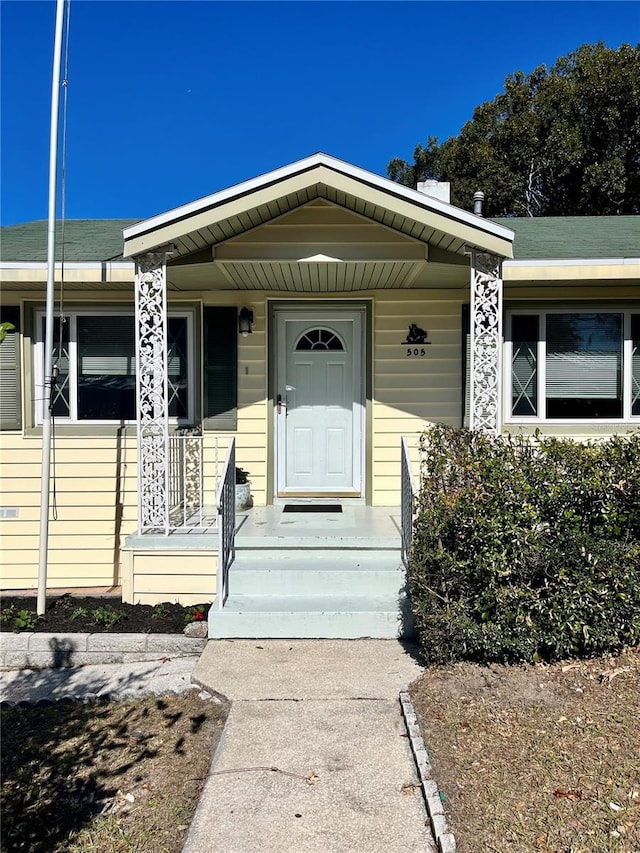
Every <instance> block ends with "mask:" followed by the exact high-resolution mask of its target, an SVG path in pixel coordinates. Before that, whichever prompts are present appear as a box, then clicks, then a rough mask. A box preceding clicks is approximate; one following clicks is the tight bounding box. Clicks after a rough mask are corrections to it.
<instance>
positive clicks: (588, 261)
mask: <svg viewBox="0 0 640 853" xmlns="http://www.w3.org/2000/svg"><path fill="white" fill-rule="evenodd" d="M635 264H640V258H560V259H557V260H554V259H553V258H543V259H538V260H531V261H527V260H522V261H515V260H513V261H509V260H505V261H503V262H502V266H503V269H508V268H509V267H516V268H517V267H577V266H585V267H600V266H634V265H635Z"/></svg>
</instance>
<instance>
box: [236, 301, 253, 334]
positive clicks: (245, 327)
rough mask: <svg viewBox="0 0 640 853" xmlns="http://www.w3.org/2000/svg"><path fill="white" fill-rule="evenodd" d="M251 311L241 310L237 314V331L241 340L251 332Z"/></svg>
mask: <svg viewBox="0 0 640 853" xmlns="http://www.w3.org/2000/svg"><path fill="white" fill-rule="evenodd" d="M252 327H253V311H252V310H251V308H241V309H240V313H239V314H238V331H239V332H240V334H241V335H242V337H243V338H246V337H247V335H250V334H251V332H252V331H253V328H252Z"/></svg>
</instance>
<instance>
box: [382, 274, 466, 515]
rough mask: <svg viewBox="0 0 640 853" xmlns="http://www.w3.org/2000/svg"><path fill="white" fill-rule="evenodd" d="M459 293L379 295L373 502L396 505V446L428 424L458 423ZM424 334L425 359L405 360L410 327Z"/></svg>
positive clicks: (461, 301) (397, 456) (397, 501)
mask: <svg viewBox="0 0 640 853" xmlns="http://www.w3.org/2000/svg"><path fill="white" fill-rule="evenodd" d="M463 301H464V295H463V294H462V293H460V292H457V291H454V292H452V291H450V290H448V291H427V290H424V291H404V292H401V293H395V294H392V293H389V294H386V293H385V294H376V298H375V303H374V319H373V401H372V426H373V444H372V461H371V473H372V490H371V491H372V502H373V504H374V505H377V506H395V505H397V504H398V503H399V500H400V441H401V439H402V436H403V435H406V436H408V437H409V438H410V440H411V443H412V444H415V442H416V440H417V436H418V435H419V434H420V433H421V432H422V430H423V429H424V428H425V426H426V425H427V424H428V423H444V424H450V425H452V426H459V425H460V423H461V418H462V405H461V403H462V390H461V316H462V303H463ZM410 323H416V324H417V325H418V326H420V327H421V328H422V329H425V330H426V332H427V341H430V343H428V344H426V345H425V350H426V355H425V356H424V357H420V356H418V357H414V356H411V357H407V349H408V348H410V349H412V350H413V349H414V348H418V349H421V345H415V346H412V345H407V344H402V341H404V340H405V339H406V336H407V332H408V330H409V324H410Z"/></svg>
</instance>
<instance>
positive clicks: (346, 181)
mask: <svg viewBox="0 0 640 853" xmlns="http://www.w3.org/2000/svg"><path fill="white" fill-rule="evenodd" d="M314 199H325V200H326V201H328V202H330V203H332V204H333V205H336V206H337V207H339V208H342V209H343V210H345V211H351V212H352V213H354V214H357V215H359V216H362V217H364V218H366V219H367V220H368V221H369V222H375V223H378V224H380V225H382V226H385V227H387V228H389V229H392V230H393V231H394V232H396V233H397V234H400V235H405V236H406V237H409V238H412V239H413V240H416V241H419V242H420V243H422V244H428V245H429V246H430V247H434V248H439V249H444V250H447V251H448V252H451V253H454V254H462V253H463V252H464V249H465V246H472V247H475V248H477V249H480V250H484V251H489V252H493V253H495V254H498V255H500V256H502V257H509V258H510V257H512V240H513V232H512V231H510V230H509V229H508V228H505V227H504V226H501V225H496V223H494V222H490V221H489V220H486V219H483V218H482V217H479V216H474V215H473V214H471V213H468V212H467V211H463V210H460V209H459V208H456V207H453V205H449V204H446V203H444V202H441V201H439V200H437V199H432V198H430V197H428V196H426V195H424V194H422V193H419V192H417V191H415V190H410V189H408V188H406V187H402V186H400V185H399V184H396V183H394V182H393V181H390V180H387V179H385V178H381V177H379V176H377V175H373V174H372V173H370V172H367V171H365V170H363V169H358V168H357V167H354V166H351V165H349V164H347V163H344V162H342V161H340V160H336V159H334V158H331V157H328V156H327V155H324V154H316V155H313V156H312V157H309V158H307V159H306V160H302V161H299V162H298V163H294V164H292V165H290V166H287V167H284V168H283V169H279V170H276V171H274V172H270V173H268V174H267V175H264V176H261V177H260V178H256V179H254V180H251V181H247V182H245V183H243V184H239V185H238V186H236V187H231V188H230V189H228V190H223V191H221V192H219V193H215V194H214V195H212V196H208V197H207V198H204V199H201V200H199V201H197V202H193V203H192V204H188V205H184V206H183V207H180V208H177V209H175V210H172V211H169V212H168V213H165V214H161V215H160V216H156V217H154V218H152V219H149V220H146V221H145V222H140V223H138V224H136V225H133V226H130V227H129V228H125V230H124V237H125V245H124V255H125V257H133V256H135V255H137V254H141V253H143V252H147V251H151V250H153V249H155V248H158V247H159V246H162V245H165V244H167V243H171V244H173V246H174V247H175V255H174V257H175V256H177V257H184V256H187V255H193V254H194V253H198V252H201V251H203V250H206V249H208V248H210V247H216V246H219V245H220V244H223V243H226V242H227V241H229V240H231V239H233V238H235V237H238V236H239V235H241V234H245V233H247V232H249V231H251V230H252V229H255V228H258V227H260V226H264V225H266V224H267V223H270V222H273V221H274V220H276V219H278V218H280V217H282V216H284V215H286V214H288V213H290V212H291V211H294V210H296V209H299V208H300V207H302V206H304V205H308V204H309V202H312V201H313V200H314ZM396 272H397V271H396ZM405 272H406V270H405ZM232 275H233V273H232ZM265 275H266V277H267V278H268V277H269V273H268V271H267V272H266V273H265ZM394 277H395V274H394V272H393V271H392V270H391V269H385V270H383V271H381V278H382V279H384V280H389V281H391V280H394ZM327 278H328V279H330V278H331V276H330V275H329V276H328V277H327ZM338 280H339V277H338V276H336V283H337V282H338Z"/></svg>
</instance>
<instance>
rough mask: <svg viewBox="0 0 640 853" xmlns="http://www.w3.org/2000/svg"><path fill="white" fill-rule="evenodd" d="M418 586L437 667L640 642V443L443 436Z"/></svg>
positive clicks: (427, 644) (427, 494) (419, 547)
mask: <svg viewBox="0 0 640 853" xmlns="http://www.w3.org/2000/svg"><path fill="white" fill-rule="evenodd" d="M421 448H422V464H421V488H420V497H419V500H418V507H417V518H416V524H415V531H414V540H413V544H412V548H411V553H410V559H409V570H408V580H409V588H410V592H411V597H412V602H413V609H414V613H415V617H416V626H417V629H418V634H419V638H420V642H421V645H422V648H423V651H424V654H425V655H426V657H427V659H429V660H431V661H433V662H439V663H444V662H448V661H453V660H462V659H467V660H476V661H485V662H489V661H502V662H517V661H536V660H555V659H559V658H562V657H567V656H590V655H595V654H600V653H603V652H606V651H610V650H615V649H620V648H622V647H624V646H631V645H635V644H637V643H638V642H640V433H635V434H632V435H629V436H620V437H614V438H611V439H610V440H606V441H602V442H599V443H587V444H580V443H576V442H572V441H569V440H560V439H556V438H542V437H540V436H536V437H535V439H527V438H525V437H518V438H514V437H509V436H500V437H493V436H489V435H486V434H484V433H480V432H475V431H474V432H471V431H469V430H457V429H451V428H448V427H433V428H432V429H430V430H429V431H428V432H426V433H425V434H424V435H423V437H422V441H421Z"/></svg>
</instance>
